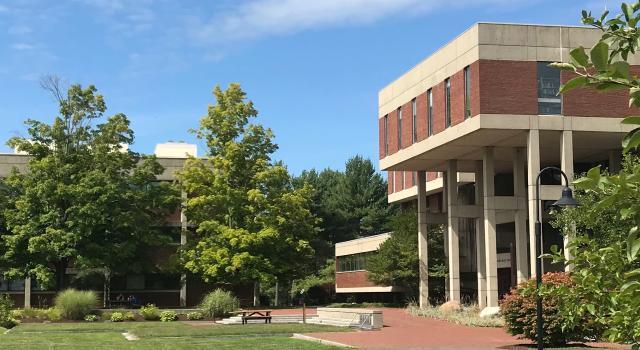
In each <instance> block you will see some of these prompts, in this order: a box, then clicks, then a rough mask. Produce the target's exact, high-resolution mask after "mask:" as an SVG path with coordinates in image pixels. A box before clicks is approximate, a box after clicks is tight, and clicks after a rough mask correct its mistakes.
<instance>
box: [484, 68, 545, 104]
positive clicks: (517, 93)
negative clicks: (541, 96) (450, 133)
mask: <svg viewBox="0 0 640 350" xmlns="http://www.w3.org/2000/svg"><path fill="white" fill-rule="evenodd" d="M479 66H480V67H479V71H480V72H479V73H480V74H479V77H478V80H479V84H480V86H479V88H478V90H479V93H480V111H479V112H480V113H482V114H529V115H536V114H538V88H537V86H538V85H537V76H536V72H537V62H533V61H532V62H522V61H494V60H480V61H479Z"/></svg>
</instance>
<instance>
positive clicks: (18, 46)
mask: <svg viewBox="0 0 640 350" xmlns="http://www.w3.org/2000/svg"><path fill="white" fill-rule="evenodd" d="M11 48H12V49H14V50H18V51H28V50H33V49H35V48H36V47H35V46H34V45H31V44H27V43H15V44H13V45H11Z"/></svg>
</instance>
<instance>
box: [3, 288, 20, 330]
mask: <svg viewBox="0 0 640 350" xmlns="http://www.w3.org/2000/svg"><path fill="white" fill-rule="evenodd" d="M12 308H13V301H12V300H11V299H10V298H9V296H8V295H6V294H5V295H0V327H3V328H7V329H11V328H13V327H15V326H17V325H18V320H16V319H15V318H13V315H12V313H11V309H12Z"/></svg>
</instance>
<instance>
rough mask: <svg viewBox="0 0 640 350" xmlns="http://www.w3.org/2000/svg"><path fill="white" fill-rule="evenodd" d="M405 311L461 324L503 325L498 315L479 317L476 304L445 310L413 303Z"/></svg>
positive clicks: (478, 325) (480, 325) (479, 325)
mask: <svg viewBox="0 0 640 350" xmlns="http://www.w3.org/2000/svg"><path fill="white" fill-rule="evenodd" d="M407 312H409V313H410V314H411V315H413V316H421V317H430V318H435V319H438V320H443V321H449V322H453V323H456V324H460V325H463V326H471V327H502V326H504V321H503V320H502V319H501V318H499V317H486V318H482V317H480V309H479V308H478V307H477V306H463V307H462V310H461V311H454V312H445V311H442V310H440V309H439V308H438V307H435V306H429V307H426V308H420V307H418V306H415V305H410V306H408V307H407Z"/></svg>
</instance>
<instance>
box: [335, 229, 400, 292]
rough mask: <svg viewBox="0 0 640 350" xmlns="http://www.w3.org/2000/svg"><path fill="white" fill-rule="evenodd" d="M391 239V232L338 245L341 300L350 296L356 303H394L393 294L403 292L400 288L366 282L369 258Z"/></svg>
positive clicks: (337, 287) (337, 257) (336, 248)
mask: <svg viewBox="0 0 640 350" xmlns="http://www.w3.org/2000/svg"><path fill="white" fill-rule="evenodd" d="M390 236H391V234H390V233H383V234H379V235H375V236H369V237H364V238H358V239H354V240H351V241H345V242H341V243H336V247H335V251H336V253H335V256H336V294H337V297H338V298H339V299H347V297H346V296H347V295H348V296H351V297H353V299H355V300H356V301H361V300H367V301H373V300H380V301H382V300H384V301H391V300H392V299H393V297H394V294H397V295H400V294H401V293H402V292H404V290H403V289H402V288H401V287H398V286H380V285H376V284H375V283H373V282H371V281H369V280H368V279H367V261H368V258H369V257H370V256H371V255H373V254H376V252H377V250H378V248H379V247H380V245H381V244H382V243H383V242H384V241H386V240H387V239H388V238H389V237H390ZM343 296H345V297H343Z"/></svg>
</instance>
